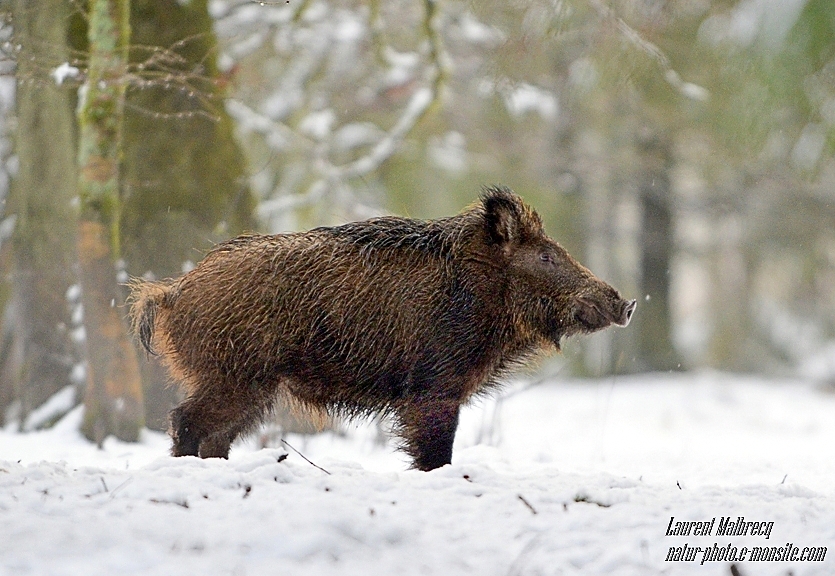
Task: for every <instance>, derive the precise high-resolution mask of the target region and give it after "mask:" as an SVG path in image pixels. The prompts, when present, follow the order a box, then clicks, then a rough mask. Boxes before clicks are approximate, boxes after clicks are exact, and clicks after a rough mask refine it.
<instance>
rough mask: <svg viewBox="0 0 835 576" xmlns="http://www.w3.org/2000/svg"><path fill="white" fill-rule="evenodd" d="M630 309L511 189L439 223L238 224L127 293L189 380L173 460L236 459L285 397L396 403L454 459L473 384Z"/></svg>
mask: <svg viewBox="0 0 835 576" xmlns="http://www.w3.org/2000/svg"><path fill="white" fill-rule="evenodd" d="M634 310H635V300H625V299H623V298H622V297H621V296H620V294H619V293H618V292H617V290H615V289H614V288H612V287H611V286H610V285H608V284H607V283H605V282H603V281H602V280H599V279H598V278H596V277H595V276H594V274H592V273H591V272H590V271H589V270H588V269H586V268H584V267H583V266H582V265H580V264H579V263H578V262H577V261H576V260H574V259H573V258H572V257H571V256H570V255H569V254H568V252H566V251H565V250H564V249H563V248H562V247H561V246H560V245H559V244H558V243H556V242H555V241H554V240H552V239H551V238H549V237H548V236H547V235H546V234H545V232H544V230H543V227H542V221H541V219H540V217H539V215H538V214H537V213H536V212H535V211H534V210H533V209H531V208H530V207H529V206H528V205H527V204H525V203H524V202H523V201H522V199H521V198H520V197H519V196H517V195H516V194H514V193H513V192H511V191H510V190H509V189H507V188H503V187H492V188H487V189H485V190H484V192H483V193H482V195H481V197H480V200H479V201H477V202H476V203H475V204H473V205H472V206H470V207H469V208H467V209H465V210H464V211H463V212H461V213H460V214H458V215H456V216H451V217H447V218H441V219H438V220H414V219H409V218H397V217H381V218H374V219H371V220H366V221H363V222H353V223H350V224H345V225H342V226H334V227H323V228H315V229H313V230H310V231H308V232H301V233H293V234H278V235H245V236H240V237H238V238H234V239H232V240H229V241H227V242H224V243H222V244H219V245H218V246H216V247H215V248H214V249H213V250H212V251H210V252H209V253H208V254H207V255H206V257H205V259H204V260H203V261H202V262H201V263H200V264H199V265H198V266H197V267H196V268H195V269H194V270H192V271H191V272H188V273H187V274H185V275H184V276H182V277H180V278H178V279H175V280H168V281H165V282H144V281H136V282H134V284H133V286H132V305H131V315H132V320H133V327H134V331H135V333H136V334H137V335H138V337H139V340H140V341H141V343H142V345H143V346H144V348H145V349H146V350H147V351H148V353H150V354H159V355H160V356H161V357H162V360H163V362H164V363H165V364H166V365H167V366H168V369H169V372H170V374H171V376H172V378H173V380H175V381H177V382H179V383H180V384H181V385H182V387H183V388H184V390H185V393H186V397H185V400H184V401H183V402H182V403H181V404H180V405H179V406H177V407H176V408H175V409H173V410H172V411H171V414H170V434H171V437H172V439H173V441H174V443H173V448H172V454H173V455H174V456H184V455H199V456H200V457H203V458H207V457H224V458H225V457H227V456H228V453H229V447H230V444H231V443H232V442H233V441H234V440H235V439H236V438H237V437H238V436H239V435H241V434H244V433H247V432H249V431H252V430H253V429H254V428H256V427H257V426H258V425H259V424H260V423H261V422H262V420H263V419H264V418H265V416H266V415H268V414H269V412H270V411H271V409H272V408H273V407H274V405H275V404H276V402H279V401H281V402H284V403H287V404H289V405H291V406H292V407H294V408H296V409H300V410H302V411H306V412H308V413H314V414H315V413H320V414H322V413H324V414H328V415H339V416H342V417H349V418H351V417H363V416H368V415H384V416H388V417H391V418H392V419H393V422H394V433H395V434H396V435H397V436H398V437H399V438H400V439H401V441H402V446H401V447H402V449H403V450H404V451H405V452H406V453H407V454H408V455H409V456H410V457H411V458H412V461H413V466H414V467H415V468H418V469H420V470H431V469H434V468H437V467H439V466H443V465H444V464H448V463H450V461H451V458H452V443H453V438H454V436H455V429H456V427H457V425H458V413H459V409H460V408H461V406H462V405H463V404H465V403H466V402H467V401H468V400H469V399H471V398H472V397H473V396H474V395H479V394H486V393H488V392H490V391H492V390H495V389H496V388H497V387H498V386H499V381H500V378H501V377H502V376H503V375H505V374H506V373H507V372H508V370H510V369H511V368H512V367H514V366H516V365H518V364H520V363H522V362H524V361H525V359H527V358H529V357H530V356H531V355H533V354H535V353H537V352H539V351H542V350H547V349H559V348H560V342H561V341H562V339H563V338H566V337H568V336H572V335H574V334H578V333H590V332H594V331H596V330H600V329H603V328H606V327H607V326H610V325H612V324H616V325H619V326H626V325H627V324H628V323H629V320H630V318H631V317H632V314H633V311H634Z"/></svg>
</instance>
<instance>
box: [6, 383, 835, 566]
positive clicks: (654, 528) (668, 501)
mask: <svg viewBox="0 0 835 576" xmlns="http://www.w3.org/2000/svg"><path fill="white" fill-rule="evenodd" d="M833 414H835V395H833V394H832V393H831V392H826V391H824V390H823V389H822V388H820V387H817V386H816V385H814V384H813V383H812V382H811V381H789V380H780V381H777V380H765V379H762V378H754V377H744V376H734V375H728V374H721V373H700V374H679V375H640V376H632V377H616V378H607V379H598V380H585V381H549V382H546V383H542V384H538V385H535V384H530V383H525V382H517V383H515V384H513V385H511V386H509V387H508V389H507V390H505V393H504V395H503V398H502V399H499V400H486V401H483V402H481V403H480V404H479V405H477V406H474V407H471V408H468V409H467V410H465V411H464V413H463V414H462V418H461V426H460V428H459V433H458V435H457V437H456V446H455V452H454V455H453V464H452V465H451V466H445V467H443V468H441V469H438V470H435V471H432V472H428V473H423V472H418V471H413V470H406V464H405V461H404V459H403V457H402V455H400V454H398V453H397V452H394V451H393V448H392V445H391V443H389V444H387V445H386V444H383V445H381V444H380V443H379V442H377V440H376V439H377V437H378V432H377V429H376V427H375V426H374V425H372V424H364V425H361V426H357V427H352V428H349V429H348V431H347V433H345V434H321V435H318V436H314V437H310V438H307V439H304V438H301V437H297V436H290V437H288V438H287V440H288V441H289V442H290V444H292V445H293V446H294V447H295V448H297V449H298V450H299V451H301V452H302V453H303V454H304V455H305V456H306V457H308V458H309V459H310V460H311V461H313V462H315V463H316V465H318V466H321V467H322V468H324V469H325V470H326V471H327V472H325V471H323V470H320V469H319V468H316V467H314V466H312V465H310V464H309V463H307V462H306V461H305V460H303V459H302V458H301V457H300V456H299V455H297V454H296V453H295V452H293V451H292V450H291V451H289V453H288V452H287V451H285V450H284V449H280V448H265V449H258V448H257V446H256V442H255V441H248V442H244V443H241V444H238V445H236V446H235V447H234V448H233V450H232V453H231V455H230V459H229V460H228V461H227V460H199V459H197V458H191V457H186V458H171V457H169V456H167V449H168V446H169V441H168V439H167V438H166V437H165V436H164V435H162V434H159V433H154V432H150V431H144V432H143V434H142V437H141V441H140V442H139V443H137V444H125V443H122V442H118V441H116V440H114V439H112V438H109V439H107V440H106V441H105V443H104V445H103V448H102V449H101V450H98V449H96V448H95V447H93V446H92V445H90V444H89V443H87V442H86V441H84V440H83V439H82V438H81V436H80V435H79V433H78V432H77V429H78V424H79V422H80V419H81V411H80V409H76V410H74V411H72V412H71V413H70V414H69V415H68V416H66V417H65V418H64V419H63V420H61V421H60V422H59V423H58V424H57V425H56V426H55V427H53V428H52V429H50V430H48V431H41V432H31V433H27V434H22V433H12V432H10V431H8V430H7V431H5V432H0V518H2V522H0V574H4V575H5V574H9V575H16V574H26V575H41V574H43V575H47V574H49V575H63V574H67V575H70V574H73V575H75V574H85V575H96V574H114V573H119V574H201V575H214V574H218V575H219V574H236V575H253V574H293V575H294V576H295V575H317V576H318V575H330V574H334V575H336V574H340V575H344V574H347V575H353V574H357V575H359V574H398V575H400V574H403V575H410V574H478V575H492V574H496V575H499V574H501V575H507V574H509V575H521V574H583V575H586V574H590V575H594V574H617V575H631V574H636V575H637V574H641V575H643V574H659V573H662V574H685V575H687V574H694V575H695V574H698V575H699V576H706V575H719V574H721V575H723V576H726V575H727V574H730V571H729V562H728V561H727V560H724V561H706V562H705V563H704V564H703V565H702V564H701V560H702V558H703V556H704V554H703V553H699V554H696V556H695V560H694V561H691V562H687V561H678V562H673V561H666V557H667V554H668V552H669V550H670V548H671V547H672V548H674V549H675V548H682V547H683V546H684V545H685V544H687V545H688V547H689V548H693V547H702V548H712V547H713V544H714V543H716V544H717V550H718V549H720V548H721V549H726V547H727V546H728V545H729V544H730V545H731V547H732V548H734V549H735V550H736V552H737V553H739V550H740V549H741V548H742V547H746V548H748V549H749V550H750V549H752V548H753V547H763V546H767V547H785V546H786V544H787V543H791V544H792V545H793V546H797V547H798V548H799V549H800V550H802V549H803V548H805V547H819V546H827V547H831V546H830V545H831V544H832V543H833V539H835V522H833V520H835V485H833V483H832V479H833V478H834V477H835V443H833V441H832V440H833V438H835V418H833V417H832V415H833ZM285 455H286V456H285ZM739 516H743V517H744V518H745V521H746V522H773V525H772V528H773V529H772V531H771V534H770V536H769V538H767V539H766V538H765V536H752V535H747V536H720V535H717V534H716V529H715V528H714V529H713V533H712V535H711V536H667V535H665V533H666V531H667V529H668V526H669V525H670V522H671V518H674V519H675V522H679V521H682V522H684V521H688V522H689V521H710V520H711V519H713V518H715V519H716V524H717V525H718V523H719V522H720V521H721V520H720V519H721V518H727V517H731V518H732V520H733V521H734V522H735V521H736V520H737V517H739ZM831 554H835V552H833V551H832V550H829V552H828V554H827V557H825V560H824V561H823V562H800V561H796V562H784V561H781V562H750V561H743V562H738V568H739V571H740V573H741V574H743V575H747V576H763V575H770V574H775V575H777V574H779V575H781V576H784V575H785V574H787V573H788V572H789V571H791V572H792V574H794V575H795V576H801V575H815V574H821V575H823V574H831V573H832V572H833V570H832V567H831V565H832V563H833V562H835V560H833V559H832V558H831V557H829V556H831ZM750 564H754V565H753V566H751V565H750Z"/></svg>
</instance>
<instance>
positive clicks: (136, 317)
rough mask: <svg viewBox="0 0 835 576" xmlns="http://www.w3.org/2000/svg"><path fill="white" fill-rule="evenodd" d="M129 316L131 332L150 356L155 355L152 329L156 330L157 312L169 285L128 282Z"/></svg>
mask: <svg viewBox="0 0 835 576" xmlns="http://www.w3.org/2000/svg"><path fill="white" fill-rule="evenodd" d="M130 290H131V294H130V298H129V302H130V317H131V328H132V329H133V333H134V334H135V335H136V336H138V337H139V342H140V343H141V344H142V347H143V348H144V349H145V351H146V352H147V353H148V354H150V355H151V356H156V355H157V352H156V350H154V331H155V330H156V321H157V313H158V312H159V308H160V307H161V306H163V305H164V303H165V300H166V296H167V295H168V292H169V290H170V287H169V286H166V285H165V284H161V283H159V282H147V281H144V280H133V281H131V283H130Z"/></svg>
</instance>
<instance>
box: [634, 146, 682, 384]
mask: <svg viewBox="0 0 835 576" xmlns="http://www.w3.org/2000/svg"><path fill="white" fill-rule="evenodd" d="M638 154H639V156H640V166H639V169H640V173H639V175H638V194H639V198H640V203H641V212H642V216H643V220H642V223H641V236H640V249H641V275H640V287H641V295H642V296H643V297H644V301H643V302H642V303H640V304H639V306H640V314H638V315H636V316H635V319H636V320H637V321H638V322H637V328H638V330H637V336H638V363H639V364H640V365H641V367H642V368H643V369H645V370H676V369H680V368H681V365H680V364H679V361H678V359H677V356H676V353H675V349H674V348H673V343H672V322H671V318H670V266H671V264H672V256H673V251H674V247H675V236H674V229H673V211H672V201H671V195H672V190H671V187H670V175H669V170H670V168H671V166H670V164H671V162H672V158H671V156H672V154H671V151H670V143H669V141H668V140H667V139H666V138H665V137H663V136H659V135H658V134H655V133H650V132H647V133H643V134H640V135H639V142H638Z"/></svg>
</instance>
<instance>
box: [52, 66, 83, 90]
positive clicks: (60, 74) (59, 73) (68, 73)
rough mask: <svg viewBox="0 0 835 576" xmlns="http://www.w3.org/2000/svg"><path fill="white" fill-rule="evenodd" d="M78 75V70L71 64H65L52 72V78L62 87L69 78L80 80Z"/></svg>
mask: <svg viewBox="0 0 835 576" xmlns="http://www.w3.org/2000/svg"><path fill="white" fill-rule="evenodd" d="M78 73H79V70H78V68H76V67H75V66H71V65H70V63H69V62H64V63H63V64H61V65H60V66H58V67H57V68H55V69H53V70H52V78H53V79H54V80H55V83H56V84H57V85H58V86H60V85H61V84H63V83H64V80H66V79H67V78H78Z"/></svg>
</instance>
